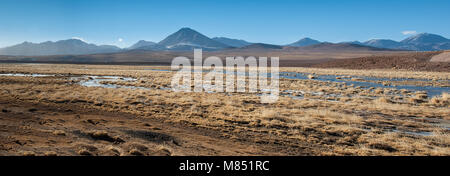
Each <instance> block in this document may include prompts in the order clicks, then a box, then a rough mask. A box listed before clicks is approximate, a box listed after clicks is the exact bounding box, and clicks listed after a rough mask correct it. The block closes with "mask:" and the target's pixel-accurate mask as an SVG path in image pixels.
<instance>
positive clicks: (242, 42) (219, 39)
mask: <svg viewBox="0 0 450 176" xmlns="http://www.w3.org/2000/svg"><path fill="white" fill-rule="evenodd" d="M212 39H213V40H215V41H217V42H220V43H223V44H226V45H228V46H232V47H237V48H239V47H244V46H247V45H251V44H252V43H250V42H247V41H245V40H240V39H230V38H226V37H214V38H212Z"/></svg>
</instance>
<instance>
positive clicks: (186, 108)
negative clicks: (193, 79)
mask: <svg viewBox="0 0 450 176" xmlns="http://www.w3.org/2000/svg"><path fill="white" fill-rule="evenodd" d="M55 68H56V69H55ZM149 68H151V69H164V68H165V67H147V66H100V65H98V66H97V65H95V66H86V65H62V66H59V65H58V67H54V66H53V68H52V66H49V65H39V66H36V65H1V66H0V69H1V71H2V72H5V73H11V72H20V73H42V74H65V75H62V76H59V77H55V78H51V77H35V78H32V77H0V82H1V84H0V86H1V89H0V96H10V97H17V98H19V99H21V100H24V101H29V102H36V103H38V102H39V103H49V104H61V103H64V104H73V105H74V106H81V107H83V106H84V107H89V108H93V109H97V110H98V111H108V112H122V113H129V114H133V115H136V116H138V117H142V118H155V119H162V120H164V121H165V122H166V123H168V124H172V123H174V124H184V125H189V126H194V127H196V128H199V129H208V130H214V131H220V132H221V133H223V136H224V137H226V138H230V139H235V140H238V139H241V140H247V141H250V142H253V143H262V142H272V143H275V142H276V143H278V144H280V145H281V146H292V145H306V144H308V145H313V146H314V147H317V148H315V149H311V151H312V152H314V153H312V154H313V155H447V156H448V155H450V146H449V145H450V142H449V140H450V137H449V136H448V135H449V130H448V128H447V129H446V128H442V127H441V126H438V125H436V123H435V122H434V120H442V121H444V123H448V121H449V120H450V116H449V114H450V109H449V108H448V107H449V97H450V96H449V94H448V93H444V94H443V95H441V96H439V97H428V96H427V95H426V94H423V93H420V92H419V93H411V92H408V91H406V90H397V89H391V88H384V89H383V88H376V89H375V88H372V89H363V88H361V87H355V86H351V85H346V84H344V83H333V82H321V81H316V80H291V79H281V80H280V90H281V91H288V90H292V91H295V92H294V93H292V95H294V96H297V97H300V96H301V97H302V98H300V99H293V98H291V97H289V96H287V95H291V94H286V96H281V97H280V99H279V101H278V102H276V103H273V104H262V103H260V98H259V96H258V95H256V94H245V93H231V94H230V95H231V96H228V95H227V94H225V93H194V92H172V91H170V90H164V89H159V88H161V87H166V88H168V87H169V86H170V78H171V76H172V74H173V73H172V72H164V71H151V70H145V69H149ZM282 70H283V71H295V72H305V73H313V74H314V75H316V74H317V75H321V74H332V75H361V76H374V77H392V78H394V77H395V78H420V79H423V78H425V79H440V80H448V79H449V76H450V75H449V74H448V73H433V72H421V73H417V72H407V71H386V70H372V71H367V72H366V71H365V72H361V71H354V70H344V69H336V70H334V69H333V70H327V69H311V68H282ZM68 73H71V74H72V75H116V76H124V77H133V78H136V79H137V80H136V81H105V82H104V83H108V84H116V85H126V86H136V87H145V88H149V89H148V90H142V89H126V88H120V89H109V88H100V87H84V86H81V85H79V84H77V82H78V81H80V80H73V79H70V78H69V77H68V76H67V74H68ZM310 75H312V74H310ZM428 98H430V99H428ZM86 123H91V122H86ZM92 123H95V122H92ZM53 133H54V134H55V135H62V134H67V133H68V132H67V131H66V132H64V131H62V132H61V131H54V132H53ZM85 133H86V134H88V135H90V136H91V137H92V138H94V139H100V140H99V142H101V139H107V140H113V141H114V140H118V139H120V137H119V136H116V135H117V133H116V132H110V131H105V130H101V131H85ZM422 133H423V134H428V133H431V135H421V134H422ZM77 154H79V155H97V154H99V155H182V153H177V150H174V149H171V147H169V146H164V145H161V144H153V145H150V144H145V145H144V144H142V143H128V142H126V143H125V144H123V146H121V147H116V146H111V145H104V144H101V145H100V144H98V145H95V146H86V145H85V144H83V145H80V147H79V148H78V150H77Z"/></svg>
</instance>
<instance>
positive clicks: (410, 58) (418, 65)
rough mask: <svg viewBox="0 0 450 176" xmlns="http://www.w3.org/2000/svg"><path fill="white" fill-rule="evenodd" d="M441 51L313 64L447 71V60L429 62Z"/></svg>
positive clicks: (448, 65) (330, 66) (449, 66)
mask: <svg viewBox="0 0 450 176" xmlns="http://www.w3.org/2000/svg"><path fill="white" fill-rule="evenodd" d="M442 52H443V51H434V52H410V53H401V54H391V55H376V56H366V57H359V58H353V59H341V60H332V61H328V62H325V63H319V64H315V65H313V66H312V67H319V68H347V69H405V70H415V71H438V72H449V71H450V63H449V62H431V61H430V60H431V58H433V56H436V55H439V54H441V53H442Z"/></svg>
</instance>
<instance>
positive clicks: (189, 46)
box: [0, 28, 450, 56]
mask: <svg viewBox="0 0 450 176" xmlns="http://www.w3.org/2000/svg"><path fill="white" fill-rule="evenodd" d="M285 47H291V48H292V47H293V48H302V47H309V48H310V49H311V48H312V49H320V48H323V47H333V48H338V49H339V48H345V49H348V48H362V49H368V50H377V49H380V48H381V49H383V48H384V49H391V50H392V49H393V50H414V51H437V50H448V49H450V39H447V38H445V37H442V36H439V35H436V34H429V33H421V34H418V35H415V36H411V37H408V38H406V39H404V40H402V41H399V42H398V41H394V40H389V39H373V40H369V41H366V42H359V41H352V42H341V43H337V44H332V43H328V42H320V41H318V40H314V39H311V38H303V39H300V40H298V41H296V42H294V43H291V44H287V45H272V44H263V43H251V42H247V41H245V40H240V39H231V38H225V37H214V38H209V37H207V36H205V35H203V34H201V33H199V32H197V31H195V30H193V29H190V28H181V29H180V30H178V31H177V32H175V33H173V34H171V35H169V36H168V37H166V38H165V39H164V40H162V41H160V42H158V43H156V42H151V41H145V40H140V41H138V42H137V43H136V44H134V45H132V46H130V47H128V48H123V49H121V48H119V47H116V46H113V45H95V44H88V43H86V42H84V41H81V40H78V39H69V40H60V41H56V42H51V41H48V42H43V43H30V42H24V43H21V44H17V45H14V46H10V47H6V48H0V55H11V56H42V55H84V54H100V53H115V52H123V51H133V50H149V51H190V50H193V49H194V48H202V49H203V50H206V51H217V50H224V49H235V48H238V49H283V48H285ZM364 47H366V48H364Z"/></svg>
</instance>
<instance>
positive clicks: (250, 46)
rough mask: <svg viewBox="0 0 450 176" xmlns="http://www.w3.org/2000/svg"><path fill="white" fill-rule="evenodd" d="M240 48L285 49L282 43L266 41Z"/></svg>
mask: <svg viewBox="0 0 450 176" xmlns="http://www.w3.org/2000/svg"><path fill="white" fill-rule="evenodd" d="M239 49H283V47H282V46H280V45H272V44H265V43H255V44H251V45H248V46H244V47H241V48H239Z"/></svg>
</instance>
